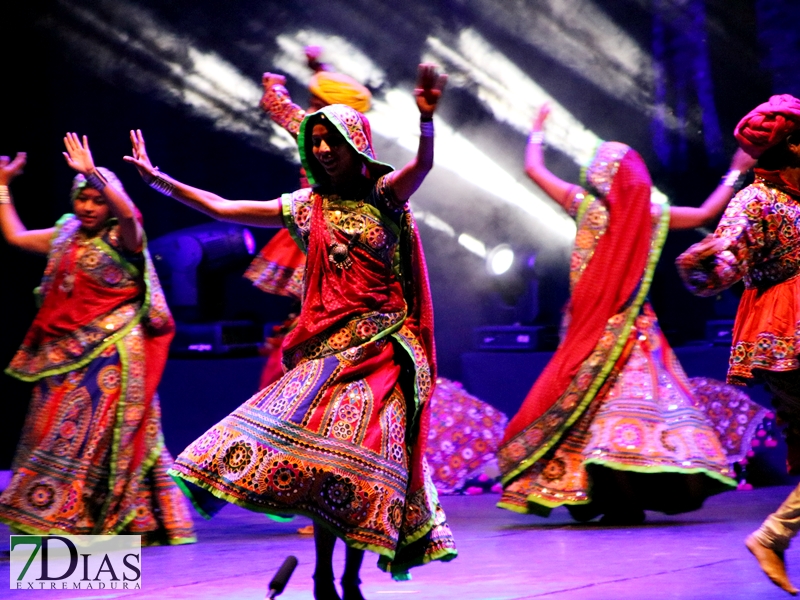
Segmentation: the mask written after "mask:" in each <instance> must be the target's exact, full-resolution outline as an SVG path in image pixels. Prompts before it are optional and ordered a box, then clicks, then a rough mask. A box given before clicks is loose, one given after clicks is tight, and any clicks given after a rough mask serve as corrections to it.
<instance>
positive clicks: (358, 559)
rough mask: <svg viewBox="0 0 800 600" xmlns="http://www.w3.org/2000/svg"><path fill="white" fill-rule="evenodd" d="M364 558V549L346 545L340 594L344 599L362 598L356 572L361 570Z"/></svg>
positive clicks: (356, 599) (361, 599) (362, 599)
mask: <svg viewBox="0 0 800 600" xmlns="http://www.w3.org/2000/svg"><path fill="white" fill-rule="evenodd" d="M363 560H364V551H363V550H358V549H356V548H351V547H350V546H348V547H347V554H346V555H345V562H344V575H342V594H343V599H344V600H364V596H362V595H361V588H360V587H359V585H360V584H361V579H360V578H359V576H358V574H359V572H360V571H361V563H362V561H363Z"/></svg>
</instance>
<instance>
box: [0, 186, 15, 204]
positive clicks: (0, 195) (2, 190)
mask: <svg viewBox="0 0 800 600" xmlns="http://www.w3.org/2000/svg"><path fill="white" fill-rule="evenodd" d="M0 204H13V203H12V202H11V192H10V191H9V189H8V186H7V185H0Z"/></svg>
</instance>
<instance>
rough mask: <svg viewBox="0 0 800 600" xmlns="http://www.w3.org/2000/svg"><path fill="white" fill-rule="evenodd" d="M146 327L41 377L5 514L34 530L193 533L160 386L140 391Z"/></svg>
mask: <svg viewBox="0 0 800 600" xmlns="http://www.w3.org/2000/svg"><path fill="white" fill-rule="evenodd" d="M144 369H145V360H144V352H143V340H142V329H141V327H140V326H138V325H137V326H135V327H134V328H133V329H132V330H131V332H130V333H128V334H127V335H126V336H125V337H123V338H122V339H121V340H120V341H119V342H117V343H116V344H114V345H111V346H109V347H108V348H106V349H105V351H103V353H102V354H100V356H98V357H97V358H95V359H94V360H93V361H91V362H90V363H89V364H88V365H86V366H84V367H82V368H79V369H75V370H73V371H69V372H66V373H64V374H60V375H52V376H50V377H46V378H44V379H41V380H39V381H38V382H37V383H36V385H35V387H34V391H33V398H32V400H31V405H30V409H29V410H28V416H27V418H26V422H25V427H24V429H23V434H22V439H21V441H20V444H19V447H18V448H17V453H16V456H15V458H14V464H13V469H14V474H13V477H12V478H11V482H10V484H9V486H8V487H7V488H6V489H5V490H4V491H3V494H2V495H1V496H0V521H2V522H4V523H6V524H7V525H9V526H10V527H11V528H12V529H13V530H17V531H22V532H25V533H31V534H47V533H61V534H65V535H89V534H106V533H136V534H141V535H142V536H144V537H143V543H147V544H160V543H166V544H181V543H189V542H193V541H195V537H194V531H193V525H192V520H191V513H190V511H189V505H188V503H187V502H186V498H184V497H183V495H182V494H181V491H180V489H179V488H178V486H176V485H175V483H174V482H173V481H172V480H171V478H170V477H169V476H168V475H167V469H168V468H169V466H170V464H171V463H172V457H171V456H170V454H169V452H168V451H167V449H166V447H165V446H164V442H163V435H162V433H161V410H160V406H159V403H158V396H157V395H156V396H155V397H154V398H153V399H152V401H151V405H150V406H145V401H144V393H145V391H144V390H145V386H144Z"/></svg>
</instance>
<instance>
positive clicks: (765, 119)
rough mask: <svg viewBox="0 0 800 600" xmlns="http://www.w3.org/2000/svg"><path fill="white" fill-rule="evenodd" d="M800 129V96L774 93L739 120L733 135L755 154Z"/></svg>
mask: <svg viewBox="0 0 800 600" xmlns="http://www.w3.org/2000/svg"><path fill="white" fill-rule="evenodd" d="M798 129H800V100H798V99H797V98H795V97H794V96H790V95H789V94H781V95H779V96H772V97H771V98H770V99H769V101H768V102H764V104H759V105H758V106H756V107H755V108H754V109H753V110H751V111H750V112H749V113H747V115H745V117H744V118H743V119H742V120H741V121H739V124H738V125H737V126H736V129H734V130H733V135H734V136H735V137H736V141H738V142H739V146H740V147H741V148H742V150H744V151H745V152H747V153H748V154H749V155H750V156H752V157H753V158H758V157H759V156H761V155H762V154H763V153H764V152H766V151H767V150H769V149H770V148H772V147H773V146H775V145H776V144H779V143H780V142H782V141H783V140H784V139H786V137H787V136H788V135H789V134H790V133H792V132H794V131H797V130H798Z"/></svg>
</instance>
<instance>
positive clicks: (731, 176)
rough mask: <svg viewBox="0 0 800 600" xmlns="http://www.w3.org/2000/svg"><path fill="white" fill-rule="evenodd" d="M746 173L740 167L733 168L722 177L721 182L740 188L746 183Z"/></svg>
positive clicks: (736, 188)
mask: <svg viewBox="0 0 800 600" xmlns="http://www.w3.org/2000/svg"><path fill="white" fill-rule="evenodd" d="M746 176H747V174H746V173H742V172H741V171H740V170H739V169H731V170H730V171H728V172H727V173H725V175H723V176H722V179H720V181H719V184H720V185H725V186H727V187H730V188H733V189H735V190H738V189H739V188H741V187H742V185H743V184H744V179H745V177H746Z"/></svg>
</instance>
